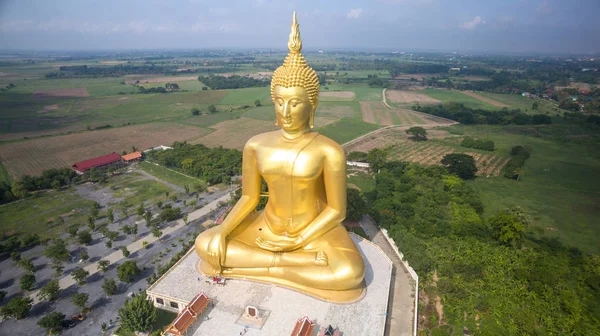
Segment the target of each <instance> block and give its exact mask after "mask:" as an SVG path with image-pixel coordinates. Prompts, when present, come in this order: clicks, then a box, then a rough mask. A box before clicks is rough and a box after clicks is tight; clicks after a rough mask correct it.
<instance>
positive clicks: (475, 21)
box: [460, 15, 485, 29]
mask: <svg viewBox="0 0 600 336" xmlns="http://www.w3.org/2000/svg"><path fill="white" fill-rule="evenodd" d="M480 24H485V21H484V20H483V19H482V18H481V16H479V15H478V16H476V17H474V18H473V20H471V21H467V22H465V23H463V24H462V25H460V27H461V28H464V29H475V27H477V26H479V25H480Z"/></svg>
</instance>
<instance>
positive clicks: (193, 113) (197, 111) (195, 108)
mask: <svg viewBox="0 0 600 336" xmlns="http://www.w3.org/2000/svg"><path fill="white" fill-rule="evenodd" d="M199 114H200V109H198V108H197V107H194V108H192V115H195V116H197V115H199Z"/></svg>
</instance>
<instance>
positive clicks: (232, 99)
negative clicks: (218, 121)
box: [219, 86, 271, 106]
mask: <svg viewBox="0 0 600 336" xmlns="http://www.w3.org/2000/svg"><path fill="white" fill-rule="evenodd" d="M270 95H271V92H270V89H269V87H267V86H265V87H253V88H245V89H236V90H228V91H227V95H226V96H225V97H223V99H221V101H219V104H221V105H249V106H254V101H255V100H257V99H258V100H260V101H261V102H263V104H267V103H268V102H269V101H270V99H271V98H270Z"/></svg>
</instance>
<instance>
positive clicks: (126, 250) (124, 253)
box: [121, 246, 131, 258]
mask: <svg viewBox="0 0 600 336" xmlns="http://www.w3.org/2000/svg"><path fill="white" fill-rule="evenodd" d="M121 252H122V253H123V257H125V258H127V257H129V255H130V254H131V252H129V250H128V249H127V247H125V246H122V247H121Z"/></svg>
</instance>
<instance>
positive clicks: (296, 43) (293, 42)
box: [288, 11, 302, 53]
mask: <svg viewBox="0 0 600 336" xmlns="http://www.w3.org/2000/svg"><path fill="white" fill-rule="evenodd" d="M288 49H289V50H290V52H293V53H298V52H300V50H302V39H300V28H298V20H297V19H296V12H295V11H294V16H293V18H292V29H291V31H290V39H289V40H288Z"/></svg>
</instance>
